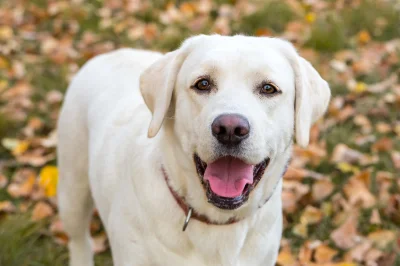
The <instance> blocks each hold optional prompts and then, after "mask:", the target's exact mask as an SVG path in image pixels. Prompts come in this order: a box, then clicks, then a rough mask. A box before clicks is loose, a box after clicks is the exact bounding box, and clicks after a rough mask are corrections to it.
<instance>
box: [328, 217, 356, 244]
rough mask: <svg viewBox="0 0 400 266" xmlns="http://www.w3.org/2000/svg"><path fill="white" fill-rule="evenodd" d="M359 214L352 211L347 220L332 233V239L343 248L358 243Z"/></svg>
mask: <svg viewBox="0 0 400 266" xmlns="http://www.w3.org/2000/svg"><path fill="white" fill-rule="evenodd" d="M357 219H358V215H357V214H355V213H352V214H350V215H349V216H348V218H347V219H346V221H345V222H344V223H343V224H342V225H341V226H340V227H339V228H337V229H335V230H334V231H333V232H332V233H331V239H332V240H333V242H335V245H336V246H338V247H339V248H341V249H349V248H352V247H354V246H355V245H356V243H357V241H358V239H359V237H358V233H357Z"/></svg>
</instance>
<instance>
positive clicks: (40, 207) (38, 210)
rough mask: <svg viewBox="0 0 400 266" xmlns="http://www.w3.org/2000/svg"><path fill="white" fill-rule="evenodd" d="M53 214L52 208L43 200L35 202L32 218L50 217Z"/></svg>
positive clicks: (36, 219) (35, 219) (37, 219)
mask: <svg viewBox="0 0 400 266" xmlns="http://www.w3.org/2000/svg"><path fill="white" fill-rule="evenodd" d="M53 214H54V211H53V208H52V207H51V206H50V205H49V204H47V203H45V202H42V201H41V202H38V203H36V205H35V207H34V208H33V211H32V220H33V221H39V220H42V219H44V218H47V217H50V216H52V215H53Z"/></svg>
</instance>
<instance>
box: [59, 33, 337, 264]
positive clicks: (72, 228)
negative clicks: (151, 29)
mask: <svg viewBox="0 0 400 266" xmlns="http://www.w3.org/2000/svg"><path fill="white" fill-rule="evenodd" d="M329 98H330V90H329V86H328V84H327V82H325V81H324V80H323V79H322V78H321V77H320V75H319V74H318V73H317V71H316V70H315V69H314V68H313V67H312V66H311V64H310V63H309V62H307V61H306V60H305V59H303V58H302V57H300V56H299V55H298V54H297V52H296V50H295V49H294V47H293V46H292V45H291V44H290V43H289V42H287V41H284V40H280V39H277V38H264V37H246V36H240V35H238V36H233V37H227V36H219V35H211V36H205V35H200V36H195V37H191V38H189V39H188V40H186V41H185V42H184V43H183V44H182V46H181V47H180V48H179V49H177V50H175V51H173V52H170V53H167V54H165V55H162V54H160V53H157V52H149V51H141V50H134V49H121V50H117V51H114V52H110V53H107V54H104V55H100V56H97V57H95V58H94V59H91V60H90V61H89V62H88V63H87V64H86V65H85V66H84V67H83V68H82V69H81V70H80V71H79V73H78V74H77V75H76V76H75V78H74V79H73V81H72V82H71V84H70V86H69V88H68V91H67V94H66V99H65V102H64V105H63V107H62V111H61V114H60V119H59V124H58V136H59V147H58V163H59V170H60V180H59V186H58V201H59V211H60V216H61V219H62V222H63V224H64V227H65V230H66V232H67V233H68V235H69V237H70V241H69V251H70V265H71V266H91V265H93V258H92V256H93V255H92V247H91V241H90V232H89V227H88V225H89V222H90V219H91V216H92V212H93V208H94V205H95V206H96V207H97V208H98V211H99V214H100V217H101V220H102V222H103V223H104V226H105V228H106V231H107V234H108V237H109V243H110V246H111V251H112V255H113V261H114V265H116V266H128V265H129V266H139V265H143V266H159V265H173V266H183V265H185V266H188V265H190V266H205V265H212V266H214V265H215V266H217V265H219V266H239V265H240V266H247V265H250V266H256V265H262V266H268V265H274V264H275V261H276V258H277V254H278V249H279V242H280V239H281V233H282V210H281V208H282V201H281V190H282V175H283V174H284V172H285V169H286V167H287V165H288V161H289V159H290V156H291V146H292V142H293V138H295V139H296V141H297V143H298V144H299V145H302V146H306V145H307V144H308V142H309V131H310V127H311V125H312V123H313V122H315V121H316V120H317V119H319V118H320V117H321V116H322V115H323V113H324V112H325V110H326V108H327V105H328V102H329Z"/></svg>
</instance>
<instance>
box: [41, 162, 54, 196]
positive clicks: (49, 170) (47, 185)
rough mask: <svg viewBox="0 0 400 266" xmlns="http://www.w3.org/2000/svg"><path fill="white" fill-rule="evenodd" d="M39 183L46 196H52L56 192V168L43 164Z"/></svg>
mask: <svg viewBox="0 0 400 266" xmlns="http://www.w3.org/2000/svg"><path fill="white" fill-rule="evenodd" d="M39 176H40V179H39V185H40V186H41V187H42V188H43V189H44V190H45V194H46V196H47V197H53V196H55V195H56V192H57V182H58V169H57V167H55V166H51V165H48V166H45V167H43V168H42V170H41V171H40V174H39Z"/></svg>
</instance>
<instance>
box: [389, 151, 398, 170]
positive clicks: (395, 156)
mask: <svg viewBox="0 0 400 266" xmlns="http://www.w3.org/2000/svg"><path fill="white" fill-rule="evenodd" d="M391 156H392V161H393V165H394V167H396V168H397V169H400V152H398V151H392V153H391Z"/></svg>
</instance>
